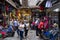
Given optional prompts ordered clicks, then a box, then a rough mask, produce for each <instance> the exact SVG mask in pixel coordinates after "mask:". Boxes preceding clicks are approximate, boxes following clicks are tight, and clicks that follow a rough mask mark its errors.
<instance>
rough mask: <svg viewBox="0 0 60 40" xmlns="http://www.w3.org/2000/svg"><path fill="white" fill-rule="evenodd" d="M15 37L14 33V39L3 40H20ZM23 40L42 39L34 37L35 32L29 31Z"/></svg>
mask: <svg viewBox="0 0 60 40" xmlns="http://www.w3.org/2000/svg"><path fill="white" fill-rule="evenodd" d="M17 37H18V36H17V33H15V36H14V37H8V38H5V39H4V40H20V38H17ZM23 40H42V39H39V37H38V36H36V31H35V30H29V32H28V36H27V38H26V39H23Z"/></svg>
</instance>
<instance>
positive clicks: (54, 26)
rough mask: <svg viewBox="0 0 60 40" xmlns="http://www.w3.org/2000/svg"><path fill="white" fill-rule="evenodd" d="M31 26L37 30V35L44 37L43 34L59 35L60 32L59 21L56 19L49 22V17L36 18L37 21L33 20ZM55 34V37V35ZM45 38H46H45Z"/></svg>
mask: <svg viewBox="0 0 60 40" xmlns="http://www.w3.org/2000/svg"><path fill="white" fill-rule="evenodd" d="M31 28H32V29H35V30H36V36H39V37H40V38H43V36H47V35H50V34H52V35H54V36H55V35H57V33H58V30H59V28H58V23H57V22H56V21H55V20H54V22H53V23H52V22H50V23H49V18H48V17H46V16H45V17H42V18H36V20H35V21H33V22H32V24H31ZM54 36H53V37H54ZM48 37H50V38H49V39H52V40H54V39H55V38H53V37H51V36H47V38H48ZM43 39H44V38H43Z"/></svg>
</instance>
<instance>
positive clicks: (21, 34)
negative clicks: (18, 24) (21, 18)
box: [20, 31, 23, 40]
mask: <svg viewBox="0 0 60 40" xmlns="http://www.w3.org/2000/svg"><path fill="white" fill-rule="evenodd" d="M22 39H23V31H20V40H22Z"/></svg>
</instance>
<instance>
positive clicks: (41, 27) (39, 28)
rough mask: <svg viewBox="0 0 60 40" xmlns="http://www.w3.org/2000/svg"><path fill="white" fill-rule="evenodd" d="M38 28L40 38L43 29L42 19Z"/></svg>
mask: <svg viewBox="0 0 60 40" xmlns="http://www.w3.org/2000/svg"><path fill="white" fill-rule="evenodd" d="M38 30H39V34H40V37H41V38H42V32H43V30H44V22H43V19H41V20H40V23H39V25H38Z"/></svg>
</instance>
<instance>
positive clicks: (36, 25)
mask: <svg viewBox="0 0 60 40" xmlns="http://www.w3.org/2000/svg"><path fill="white" fill-rule="evenodd" d="M39 21H40V20H39V18H37V19H36V21H35V29H36V36H38V32H39V31H38V24H39Z"/></svg>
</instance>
